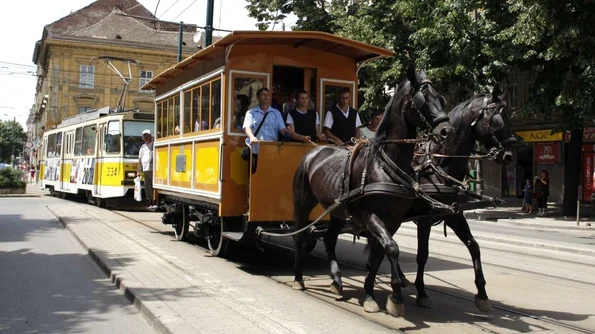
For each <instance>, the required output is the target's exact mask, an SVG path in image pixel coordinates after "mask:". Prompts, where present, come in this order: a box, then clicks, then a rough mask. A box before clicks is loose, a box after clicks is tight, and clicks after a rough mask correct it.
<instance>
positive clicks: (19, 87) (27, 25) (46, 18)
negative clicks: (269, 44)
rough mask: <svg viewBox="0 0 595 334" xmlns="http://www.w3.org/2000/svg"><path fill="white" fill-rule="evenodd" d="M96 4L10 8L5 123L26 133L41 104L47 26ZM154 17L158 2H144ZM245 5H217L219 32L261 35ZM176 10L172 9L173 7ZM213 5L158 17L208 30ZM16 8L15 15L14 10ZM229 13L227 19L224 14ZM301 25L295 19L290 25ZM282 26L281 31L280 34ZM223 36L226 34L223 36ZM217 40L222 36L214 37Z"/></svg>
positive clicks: (161, 11)
mask: <svg viewBox="0 0 595 334" xmlns="http://www.w3.org/2000/svg"><path fill="white" fill-rule="evenodd" d="M92 2H94V1H91V0H60V1H55V0H54V1H48V0H21V1H15V2H11V5H10V8H8V7H6V6H5V9H7V10H6V11H5V14H7V13H9V12H10V15H3V17H2V20H0V45H2V47H1V48H0V120H12V119H16V121H17V122H19V123H21V124H22V125H23V128H24V129H26V122H27V117H28V115H29V110H30V109H31V107H32V105H33V102H34V100H35V86H36V83H37V77H35V76H34V74H35V70H36V67H35V64H33V61H32V58H33V49H34V46H35V42H36V41H38V40H39V39H41V35H42V33H43V27H44V26H45V25H46V24H49V23H52V22H54V21H57V20H59V19H60V18H62V17H64V16H67V15H68V14H70V13H71V12H74V11H77V10H79V9H81V8H83V7H85V6H87V5H89V4H90V3H92ZM139 2H140V3H141V4H142V5H143V6H145V7H146V8H147V9H149V10H150V11H151V12H153V11H155V7H156V5H157V2H158V0H140V1H139ZM246 5H247V2H246V1H244V0H215V15H214V20H213V25H214V26H215V28H221V29H227V30H255V29H256V26H255V24H256V20H255V19H253V18H250V17H248V11H247V9H246ZM170 7H171V8H170ZM206 8H207V0H160V2H159V8H158V10H157V15H156V16H157V17H158V18H159V19H161V20H166V21H172V20H175V21H176V22H179V21H183V22H184V23H193V24H197V25H199V26H204V25H205V22H206ZM8 9H10V11H8ZM220 13H221V14H223V15H220ZM292 22H295V21H293V20H292V19H291V17H289V18H288V19H286V24H287V25H288V26H290V25H291V23H292ZM279 28H280V27H279V26H277V28H275V30H279ZM220 34H221V36H223V35H225V33H220ZM214 35H215V36H217V32H215V33H214Z"/></svg>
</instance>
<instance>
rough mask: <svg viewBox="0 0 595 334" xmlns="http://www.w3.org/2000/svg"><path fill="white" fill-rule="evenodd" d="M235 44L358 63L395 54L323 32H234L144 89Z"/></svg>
mask: <svg viewBox="0 0 595 334" xmlns="http://www.w3.org/2000/svg"><path fill="white" fill-rule="evenodd" d="M231 45H285V46H294V47H296V48H297V47H306V48H310V49H314V50H318V51H323V52H328V53H332V54H336V55H340V56H343V57H347V58H351V59H354V60H356V61H357V62H361V61H366V60H369V59H372V58H378V57H390V56H394V55H395V53H394V52H393V51H390V50H388V49H385V48H381V47H378V46H373V45H370V44H366V43H362V42H358V41H355V40H352V39H348V38H344V37H340V36H336V35H333V34H329V33H326V32H320V31H234V32H232V33H230V34H229V35H227V36H225V37H223V38H221V39H220V40H218V41H216V42H215V43H213V44H212V45H210V46H208V47H206V48H204V49H202V50H200V51H198V52H197V53H195V54H194V55H192V56H190V57H188V58H186V59H184V60H182V61H181V62H179V63H178V64H176V65H174V66H172V67H170V68H168V69H167V70H165V71H163V72H162V73H161V74H159V75H158V76H156V77H154V78H153V79H152V80H151V81H149V82H148V83H147V84H146V85H144V86H143V89H154V88H155V85H158V84H160V83H162V82H163V81H165V80H167V79H168V78H172V77H175V76H176V74H178V73H180V72H182V71H183V70H184V68H185V67H188V66H190V65H191V64H194V63H197V62H200V61H201V60H203V59H206V58H208V57H209V56H210V55H211V54H213V53H215V52H216V51H217V50H218V49H219V48H222V47H228V46H231Z"/></svg>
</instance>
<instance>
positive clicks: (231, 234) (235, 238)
mask: <svg viewBox="0 0 595 334" xmlns="http://www.w3.org/2000/svg"><path fill="white" fill-rule="evenodd" d="M223 236H224V237H225V238H226V239H231V240H233V241H240V239H242V237H243V236H244V232H223Z"/></svg>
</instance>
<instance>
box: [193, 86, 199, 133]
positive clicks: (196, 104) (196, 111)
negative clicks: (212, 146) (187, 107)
mask: <svg viewBox="0 0 595 334" xmlns="http://www.w3.org/2000/svg"><path fill="white" fill-rule="evenodd" d="M199 130H200V87H197V88H194V89H193V90H192V132H197V131H199Z"/></svg>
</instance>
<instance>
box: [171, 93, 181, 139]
mask: <svg viewBox="0 0 595 334" xmlns="http://www.w3.org/2000/svg"><path fill="white" fill-rule="evenodd" d="M172 103H173V120H172V126H173V130H172V131H173V133H172V135H174V136H177V135H179V134H180V95H178V94H176V95H175V96H174V98H173V101H172Z"/></svg>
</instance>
